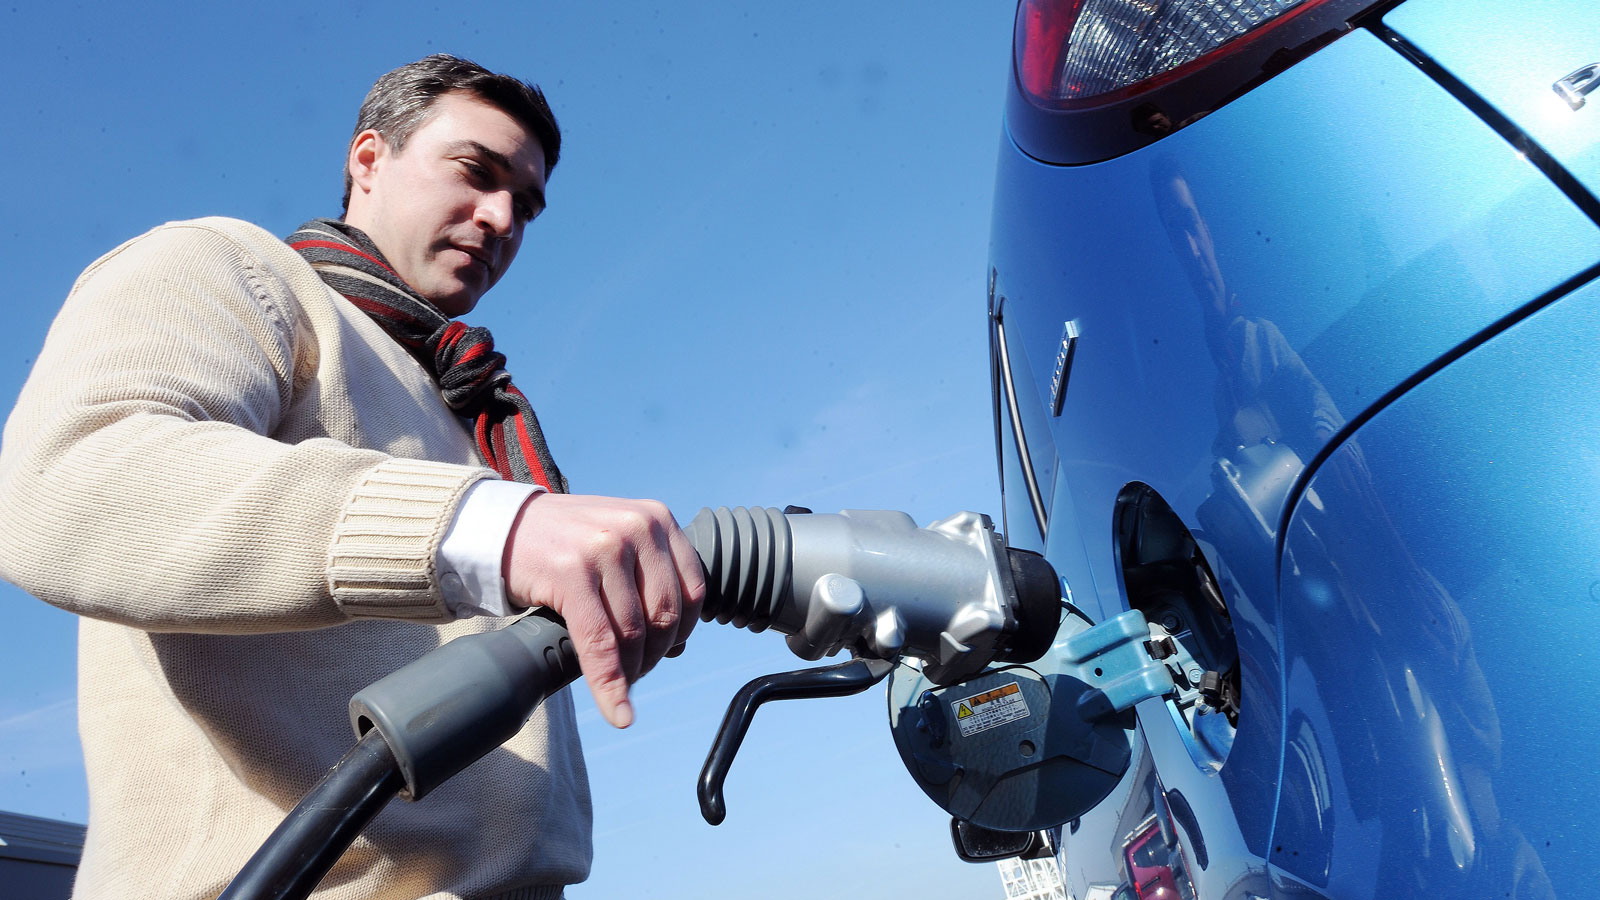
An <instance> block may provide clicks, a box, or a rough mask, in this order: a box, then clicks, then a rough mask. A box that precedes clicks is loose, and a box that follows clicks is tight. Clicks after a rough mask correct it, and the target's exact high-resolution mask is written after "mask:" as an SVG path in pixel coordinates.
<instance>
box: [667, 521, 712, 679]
mask: <svg viewBox="0 0 1600 900" xmlns="http://www.w3.org/2000/svg"><path fill="white" fill-rule="evenodd" d="M667 547H668V550H669V551H670V552H671V553H672V564H673V566H674V567H675V568H676V569H677V574H678V588H679V592H680V594H681V595H682V597H683V606H682V612H683V617H682V618H681V619H679V620H678V641H677V643H678V645H679V646H680V647H681V645H682V644H683V642H685V641H687V640H688V639H689V632H691V631H693V630H694V626H695V623H697V622H699V621H700V607H701V605H702V604H704V603H705V599H706V569H705V565H704V564H703V563H702V562H701V561H700V554H699V552H698V551H696V550H695V549H694V545H693V544H691V543H689V538H688V537H687V536H686V535H684V533H683V531H682V529H680V528H678V526H677V523H673V525H672V527H671V528H669V529H668V531H667ZM678 652H679V653H681V652H683V651H682V650H681V649H680V650H679V651H678ZM671 655H673V656H676V655H677V654H676V653H674V654H671Z"/></svg>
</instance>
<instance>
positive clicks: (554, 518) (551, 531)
mask: <svg viewBox="0 0 1600 900" xmlns="http://www.w3.org/2000/svg"><path fill="white" fill-rule="evenodd" d="M502 565H503V566H504V574H505V583H506V595H507V596H508V597H509V598H510V599H511V601H512V602H513V603H515V604H517V605H519V606H544V607H549V608H550V609H553V610H555V611H556V612H557V613H560V614H561V617H562V618H564V619H566V620H567V630H568V631H569V632H570V633H571V634H572V643H573V647H574V648H575V649H576V650H577V651H578V663H579V665H580V666H581V667H582V669H583V675H584V678H585V679H587V680H588V682H589V690H590V691H592V692H593V693H594V699H595V704H596V705H597V706H599V707H600V712H601V714H602V715H604V716H605V717H606V719H607V720H608V721H610V722H611V724H612V725H615V726H616V727H618V728H626V727H628V725H629V724H631V723H632V722H633V707H632V706H631V705H630V704H629V703H628V685H630V684H632V683H633V682H634V681H636V680H638V678H639V676H641V675H643V674H644V673H646V672H648V671H650V669H651V667H652V666H654V665H655V664H656V662H657V661H659V660H660V659H661V657H662V656H664V655H666V654H667V653H668V652H669V651H671V650H673V649H674V648H676V647H681V645H682V644H683V642H684V641H686V640H688V639H689V632H690V631H691V630H693V629H694V624H695V621H696V619H698V618H699V616H700V602H701V601H702V600H704V599H705V594H706V586H705V574H704V570H703V569H702V568H701V566H700V556H699V554H697V553H696V552H695V549H694V547H693V546H691V545H690V543H689V539H688V538H687V537H684V534H683V532H682V531H681V530H679V528H678V523H677V522H676V521H674V520H673V518H672V513H671V512H669V511H668V510H667V508H666V506H664V505H662V504H661V503H657V502H656V501H654V500H622V499H618V498H615V497H595V496H588V495H582V494H536V495H534V496H533V497H531V498H529V500H528V502H527V503H526V504H524V505H523V507H522V511H521V512H520V513H518V514H517V518H516V521H515V522H514V523H513V524H512V526H511V537H510V539H509V540H507V541H506V552H505V561H504V563H503V564H502Z"/></svg>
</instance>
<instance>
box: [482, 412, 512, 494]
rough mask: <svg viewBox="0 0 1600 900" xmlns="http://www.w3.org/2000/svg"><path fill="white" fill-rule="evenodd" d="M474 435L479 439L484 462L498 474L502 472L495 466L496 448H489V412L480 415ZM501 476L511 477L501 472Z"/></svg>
mask: <svg viewBox="0 0 1600 900" xmlns="http://www.w3.org/2000/svg"><path fill="white" fill-rule="evenodd" d="M473 433H474V435H475V436H476V437H477V439H478V452H479V453H481V454H482V455H483V461H484V462H486V463H488V464H489V465H490V466H491V467H493V468H494V470H495V471H496V472H500V469H499V467H498V466H495V464H494V448H492V447H490V446H489V413H488V412H487V411H485V412H481V413H478V424H477V426H476V427H475V428H474V429H473ZM500 474H501V476H502V477H506V478H509V477H511V476H509V475H506V474H505V473H504V472H500Z"/></svg>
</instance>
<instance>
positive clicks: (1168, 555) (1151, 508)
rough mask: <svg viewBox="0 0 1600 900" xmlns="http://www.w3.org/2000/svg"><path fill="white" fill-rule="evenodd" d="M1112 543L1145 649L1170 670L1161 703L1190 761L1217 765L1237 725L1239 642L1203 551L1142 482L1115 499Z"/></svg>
mask: <svg viewBox="0 0 1600 900" xmlns="http://www.w3.org/2000/svg"><path fill="white" fill-rule="evenodd" d="M1115 528H1116V547H1117V555H1118V564H1119V569H1120V571H1121V574H1122V588H1123V593H1124V598H1125V599H1126V601H1127V604H1128V608H1129V609H1137V610H1139V611H1140V612H1142V613H1144V616H1145V619H1146V620H1148V621H1149V622H1150V634H1151V641H1150V645H1149V649H1150V651H1151V655H1152V656H1155V657H1156V658H1158V659H1160V660H1161V661H1162V663H1163V664H1165V665H1166V666H1167V669H1168V671H1170V672H1171V673H1172V680H1173V683H1174V684H1175V685H1177V688H1178V692H1177V695H1176V696H1175V697H1173V698H1171V699H1169V700H1168V701H1167V706H1168V708H1169V710H1170V711H1171V713H1172V717H1173V720H1174V722H1175V723H1176V724H1177V725H1178V728H1179V730H1180V732H1182V734H1183V735H1184V743H1185V744H1186V745H1187V746H1188V748H1189V754H1190V756H1192V757H1193V758H1194V761H1195V764H1196V765H1198V766H1200V767H1201V768H1203V769H1211V770H1216V769H1220V768H1221V767H1222V763H1223V761H1224V760H1225V759H1227V756H1228V751H1229V750H1230V749H1232V747H1233V737H1234V734H1235V733H1236V731H1237V729H1238V725H1239V709H1240V706H1241V704H1242V702H1243V698H1242V697H1241V696H1240V689H1239V688H1240V679H1239V648H1238V644H1237V642H1236V641H1235V640H1234V636H1233V620H1232V619H1231V618H1230V616H1229V614H1228V606H1227V602H1226V600H1225V599H1224V598H1223V596H1222V591H1221V590H1220V588H1219V587H1218V585H1217V579H1216V576H1215V575H1213V574H1212V570H1211V566H1210V564H1209V563H1207V562H1206V558H1205V554H1204V553H1203V552H1202V550H1201V548H1200V545H1199V543H1198V542H1197V541H1196V540H1195V538H1194V535H1192V534H1191V533H1190V532H1189V529H1188V528H1186V527H1185V526H1184V524H1183V522H1182V520H1180V519H1179V518H1178V516H1177V514H1176V513H1174V512H1173V511H1172V507H1171V506H1169V505H1168V504H1167V502H1166V501H1165V500H1163V499H1161V496H1160V495H1159V494H1157V493H1156V492H1155V490H1154V489H1152V488H1151V487H1150V486H1149V485H1145V484H1140V483H1138V482H1135V483H1132V484H1129V485H1128V486H1127V487H1125V488H1123V490H1122V493H1121V494H1120V495H1119V496H1118V498H1117V510H1116V517H1115Z"/></svg>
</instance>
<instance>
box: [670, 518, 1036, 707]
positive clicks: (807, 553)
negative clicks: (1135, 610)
mask: <svg viewBox="0 0 1600 900" xmlns="http://www.w3.org/2000/svg"><path fill="white" fill-rule="evenodd" d="M684 533H685V534H686V535H688V537H689V540H690V542H691V543H692V544H694V547H695V550H697V551H698V552H699V553H700V559H701V562H702V563H703V564H704V566H705V571H706V581H707V595H706V601H705V605H704V607H703V608H702V611H701V617H702V618H704V619H705V620H706V621H711V620H713V619H715V620H716V621H718V622H722V623H730V624H733V625H736V626H738V627H741V628H748V629H750V630H752V631H761V630H763V629H766V628H771V629H773V630H775V631H779V632H781V633H783V634H786V635H788V636H789V637H788V643H789V648H790V649H791V650H793V651H794V653H795V654H796V655H797V656H799V657H801V658H802V659H813V660H814V659H821V658H822V657H824V656H831V655H833V654H835V653H837V652H839V651H840V650H848V651H850V652H851V653H852V654H853V655H856V656H865V657H872V658H875V659H890V660H892V659H896V658H899V657H901V656H911V657H915V658H918V659H921V660H922V661H923V663H924V670H925V671H927V672H928V673H929V677H931V678H934V679H935V680H937V681H938V682H939V683H941V684H946V683H950V682H953V681H959V680H961V679H962V678H967V677H970V676H972V675H974V674H976V673H977V672H979V671H981V670H982V669H983V668H984V667H985V666H987V665H989V664H990V663H991V662H994V661H997V660H1001V661H1010V662H1028V661H1032V660H1035V659H1038V658H1039V657H1040V656H1042V655H1044V653H1045V651H1046V650H1048V649H1049V647H1050V643H1051V641H1052V639H1053V638H1054V636H1055V632H1056V626H1057V623H1058V621H1059V619H1060V611H1061V606H1060V604H1061V593H1060V592H1061V586H1060V584H1059V582H1057V580H1056V575H1055V570H1054V569H1052V568H1051V567H1050V564H1049V563H1048V562H1046V561H1045V560H1044V558H1043V557H1041V556H1039V555H1037V554H1032V553H1028V552H1026V551H1022V550H1015V549H1012V548H1008V547H1006V546H1005V541H1004V539H1003V538H1001V536H999V535H997V534H996V533H995V531H994V525H993V523H992V522H991V521H990V520H989V517H987V516H983V515H979V514H977V513H970V512H963V513H957V514H956V515H953V516H950V517H949V518H946V519H941V520H939V521H937V522H934V523H932V524H930V525H929V526H928V527H926V528H919V527H917V524H916V523H915V522H914V521H912V519H911V517H910V516H908V515H906V514H905V513H902V512H892V511H885V510H846V511H844V512H842V513H837V514H815V513H801V512H796V513H787V514H786V513H783V512H779V511H778V510H776V509H745V508H742V507H741V508H737V509H728V508H726V507H723V508H720V509H716V510H711V509H703V510H701V511H700V513H699V515H697V516H695V517H694V520H693V521H691V522H690V523H689V525H688V527H686V528H685V529H684Z"/></svg>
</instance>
